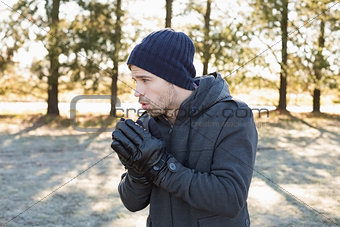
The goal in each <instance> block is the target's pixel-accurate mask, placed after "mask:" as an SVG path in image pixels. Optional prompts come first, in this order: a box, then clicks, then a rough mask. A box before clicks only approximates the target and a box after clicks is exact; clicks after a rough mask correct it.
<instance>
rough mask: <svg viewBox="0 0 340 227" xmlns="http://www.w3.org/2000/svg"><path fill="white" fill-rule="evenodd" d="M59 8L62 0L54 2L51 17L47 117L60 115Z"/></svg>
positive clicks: (54, 0)
mask: <svg viewBox="0 0 340 227" xmlns="http://www.w3.org/2000/svg"><path fill="white" fill-rule="evenodd" d="M59 6H60V0H53V2H52V9H51V15H48V16H50V29H51V36H50V38H49V50H48V56H49V61H50V69H49V73H50V75H49V77H48V80H47V83H48V91H47V95H48V97H47V115H56V116H58V115H59V108H58V78H59V66H60V65H59V55H60V48H59V41H58V24H59Z"/></svg>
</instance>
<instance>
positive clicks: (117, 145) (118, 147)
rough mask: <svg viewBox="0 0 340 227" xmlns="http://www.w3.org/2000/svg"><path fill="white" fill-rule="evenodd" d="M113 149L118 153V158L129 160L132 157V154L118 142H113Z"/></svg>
mask: <svg viewBox="0 0 340 227" xmlns="http://www.w3.org/2000/svg"><path fill="white" fill-rule="evenodd" d="M111 148H112V149H113V150H114V151H115V152H116V153H117V155H118V156H120V157H122V158H124V159H128V158H129V157H130V156H131V153H130V152H129V151H127V150H126V149H125V147H123V146H122V144H121V143H120V142H119V141H118V140H113V142H112V143H111Z"/></svg>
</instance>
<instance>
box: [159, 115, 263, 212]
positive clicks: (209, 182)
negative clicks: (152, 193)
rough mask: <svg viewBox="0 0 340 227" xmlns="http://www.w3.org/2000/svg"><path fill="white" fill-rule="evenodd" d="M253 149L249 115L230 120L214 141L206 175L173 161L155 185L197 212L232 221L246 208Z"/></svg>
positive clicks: (254, 137)
mask: <svg viewBox="0 0 340 227" xmlns="http://www.w3.org/2000/svg"><path fill="white" fill-rule="evenodd" d="M248 109H249V108H248ZM249 111H250V113H252V112H251V110H250V109H249ZM222 124H223V123H222ZM195 133H201V134H203V133H204V132H202V131H200V130H198V131H196V132H195ZM256 147H257V131H256V127H255V123H254V119H253V116H252V114H251V117H249V116H248V117H247V118H240V117H236V116H231V117H229V118H228V119H227V120H225V122H224V125H223V127H222V129H221V131H220V134H219V137H218V138H217V141H216V146H215V150H214V154H213V159H212V163H211V169H210V172H209V173H207V172H197V171H195V170H194V169H189V168H187V167H185V166H183V165H182V164H181V163H180V162H178V161H177V160H176V159H175V158H174V157H172V158H170V159H169V160H168V162H167V164H168V165H167V168H166V170H165V171H163V172H162V173H161V174H160V175H161V176H160V177H159V178H158V179H160V180H159V182H156V185H157V184H159V186H160V187H161V188H163V189H164V190H167V191H168V192H170V193H173V194H174V195H175V196H177V197H179V198H181V199H183V200H184V201H186V202H187V203H188V204H189V205H190V206H192V207H194V208H196V209H201V210H206V211H209V212H212V213H216V214H218V215H222V216H226V217H230V218H232V217H235V216H237V215H238V213H239V212H240V210H241V209H242V208H243V207H244V205H245V204H246V200H247V196H248V190H249V186H250V182H251V178H252V174H253V168H254V163H255V153H256Z"/></svg>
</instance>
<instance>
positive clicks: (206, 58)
mask: <svg viewBox="0 0 340 227" xmlns="http://www.w3.org/2000/svg"><path fill="white" fill-rule="evenodd" d="M211 1H212V0H207V8H206V12H205V15H204V45H203V51H204V52H203V75H207V74H208V65H209V60H210V42H209V41H210V34H209V33H210V14H211Z"/></svg>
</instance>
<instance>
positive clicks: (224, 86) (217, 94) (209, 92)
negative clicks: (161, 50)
mask: <svg viewBox="0 0 340 227" xmlns="http://www.w3.org/2000/svg"><path fill="white" fill-rule="evenodd" d="M195 79H196V82H197V83H199V86H198V88H197V89H196V90H195V91H194V92H193V93H192V94H191V96H189V97H188V98H187V99H186V100H185V101H184V102H183V103H182V105H181V107H180V110H179V111H180V113H181V112H182V111H183V112H184V113H189V114H190V116H191V117H193V116H195V115H198V114H200V113H201V112H203V111H205V110H206V109H209V108H210V107H211V106H213V105H214V104H216V103H217V102H219V101H221V100H228V99H231V98H232V97H231V95H230V91H229V86H228V83H227V81H225V80H224V79H223V78H222V77H221V75H220V74H219V73H217V72H215V73H211V74H209V75H206V76H202V77H198V78H195ZM180 113H179V114H178V117H177V118H181V115H182V114H180ZM185 115H186V114H184V115H183V117H184V116H185Z"/></svg>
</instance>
